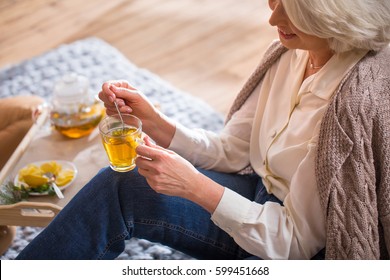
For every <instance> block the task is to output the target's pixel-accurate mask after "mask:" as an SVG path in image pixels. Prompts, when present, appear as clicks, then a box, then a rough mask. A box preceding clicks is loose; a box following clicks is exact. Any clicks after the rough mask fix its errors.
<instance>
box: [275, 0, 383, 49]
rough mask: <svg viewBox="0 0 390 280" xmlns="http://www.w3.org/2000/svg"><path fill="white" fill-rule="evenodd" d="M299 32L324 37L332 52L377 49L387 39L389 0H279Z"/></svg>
mask: <svg viewBox="0 0 390 280" xmlns="http://www.w3.org/2000/svg"><path fill="white" fill-rule="evenodd" d="M282 2H283V6H284V9H285V11H286V13H287V15H288V17H289V18H290V20H291V22H292V23H293V24H294V25H295V26H296V27H297V28H298V29H299V30H301V31H302V32H304V33H306V34H310V35H314V36H317V37H320V38H324V39H327V40H328V43H329V46H330V48H331V49H332V50H333V51H335V52H336V53H340V52H344V51H349V50H353V49H364V50H375V51H377V50H380V49H382V48H383V47H385V46H387V45H388V44H389V42H390V0H282Z"/></svg>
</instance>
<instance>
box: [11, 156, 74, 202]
mask: <svg viewBox="0 0 390 280" xmlns="http://www.w3.org/2000/svg"><path fill="white" fill-rule="evenodd" d="M53 161H54V162H56V163H58V164H60V165H61V166H62V170H67V169H70V170H73V172H74V176H73V178H72V180H71V181H70V182H69V183H68V184H66V185H63V186H58V187H59V188H60V190H61V191H63V190H65V189H67V188H68V187H69V186H70V185H71V184H72V183H73V181H74V180H75V179H76V176H77V168H76V165H74V163H73V162H70V161H66V160H42V161H35V162H31V163H29V164H26V165H25V166H23V167H22V168H21V169H19V170H18V173H17V174H16V177H15V180H14V184H15V185H18V186H19V185H21V184H26V183H24V182H20V181H19V172H20V170H22V169H23V168H26V167H27V166H28V165H30V164H34V165H36V166H41V165H42V164H44V163H49V162H53ZM28 193H29V195H31V196H44V195H48V194H49V192H33V191H29V192H28Z"/></svg>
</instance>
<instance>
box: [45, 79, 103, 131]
mask: <svg viewBox="0 0 390 280" xmlns="http://www.w3.org/2000/svg"><path fill="white" fill-rule="evenodd" d="M103 112H104V111H103V106H102V105H101V104H100V102H99V101H98V100H97V98H94V97H93V96H91V95H90V94H89V82H88V79H87V78H86V77H84V76H81V75H78V74H76V73H70V74H67V75H65V76H63V77H62V78H61V80H60V81H59V82H58V83H56V85H55V86H54V92H53V99H52V110H51V114H50V117H51V122H52V124H53V125H54V127H55V129H56V130H57V131H58V132H60V133H61V134H63V135H65V136H67V137H70V138H80V137H83V136H86V135H88V134H90V133H91V132H92V131H93V130H94V128H95V127H96V126H97V125H98V124H99V122H100V120H101V118H102V115H103Z"/></svg>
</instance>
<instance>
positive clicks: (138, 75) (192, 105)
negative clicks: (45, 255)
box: [0, 38, 223, 260]
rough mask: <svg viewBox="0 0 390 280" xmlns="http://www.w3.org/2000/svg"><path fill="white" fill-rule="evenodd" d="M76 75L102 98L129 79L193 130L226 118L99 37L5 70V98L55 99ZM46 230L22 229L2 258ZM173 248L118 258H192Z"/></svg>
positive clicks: (132, 248)
mask: <svg viewBox="0 0 390 280" xmlns="http://www.w3.org/2000/svg"><path fill="white" fill-rule="evenodd" d="M69 72H76V73H78V74H81V75H84V76H86V77H88V79H89V81H90V90H91V91H92V92H95V93H98V92H99V91H100V89H101V85H102V83H103V82H105V81H107V80H112V79H126V80H129V81H130V82H131V83H132V84H133V85H134V86H136V87H137V88H139V89H140V90H141V91H142V92H143V93H144V94H145V95H146V96H148V97H149V98H150V100H151V101H152V102H153V103H158V104H159V106H160V108H161V110H162V111H163V112H164V113H165V114H166V115H167V116H169V117H171V118H172V119H174V120H177V121H178V122H180V123H181V124H183V125H185V126H187V127H200V128H204V129H208V130H212V131H215V132H218V131H219V130H220V129H221V128H222V127H223V116H222V115H221V114H219V113H217V112H216V111H215V110H214V109H212V108H211V107H210V106H209V105H208V104H206V103H205V102H203V101H202V100H200V99H198V98H195V97H193V96H191V95H189V94H187V93H185V92H183V91H180V90H179V89H177V88H175V87H174V86H172V85H170V84H169V83H167V82H166V81H164V80H162V79H161V78H160V77H158V76H157V75H155V74H153V73H151V72H149V71H148V70H146V69H141V68H138V67H137V66H136V65H134V64H132V63H131V62H130V61H129V60H128V59H127V58H126V57H124V56H123V55H122V54H121V53H120V52H119V51H118V50H117V49H115V48H114V47H112V46H110V45H109V44H107V43H106V42H104V41H102V40H100V39H98V38H86V39H83V40H79V41H76V42H73V43H71V44H64V45H61V46H59V47H58V48H56V49H53V50H50V51H48V52H47V53H44V54H42V55H39V56H37V57H33V58H31V59H29V60H26V61H23V62H21V63H18V64H15V65H10V66H8V67H5V68H3V69H0V98H4V97H9V96H16V95H25V94H33V95H37V96H40V97H43V98H45V99H46V100H48V101H49V100H50V98H51V95H52V90H53V86H54V83H55V82H56V81H57V80H59V79H60V78H61V77H62V76H63V75H64V74H66V73H69ZM41 230H42V228H36V227H18V228H17V232H16V238H15V240H14V242H13V244H12V245H11V247H10V248H9V249H8V251H7V252H5V254H4V255H3V256H1V259H3V260H5V259H14V258H15V257H16V256H17V254H18V253H19V252H20V251H21V250H22V249H23V248H24V247H25V246H26V245H27V244H28V243H29V242H30V241H31V240H32V239H33V238H34V237H35V236H36V235H37V234H38V233H39V232H40V231H41ZM189 258H190V257H189V256H187V255H185V254H182V253H181V252H178V251H176V250H174V249H172V248H168V247H166V246H162V245H161V244H156V243H152V242H148V241H146V240H139V239H131V240H129V241H127V242H126V248H125V251H124V252H123V253H122V254H121V255H120V256H119V257H118V259H189Z"/></svg>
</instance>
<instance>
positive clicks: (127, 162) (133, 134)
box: [99, 114, 142, 172]
mask: <svg viewBox="0 0 390 280" xmlns="http://www.w3.org/2000/svg"><path fill="white" fill-rule="evenodd" d="M122 118H123V121H124V123H122V122H121V119H120V117H119V115H113V116H107V117H105V118H104V119H103V120H102V121H101V122H100V124H99V129H100V135H101V137H102V141H103V146H104V149H105V150H106V153H107V156H108V159H109V161H110V167H111V168H112V169H113V170H115V171H118V172H127V171H130V170H132V169H134V168H135V159H136V158H137V153H136V151H135V149H136V148H137V146H138V143H139V142H140V141H141V136H142V125H141V121H140V120H139V119H138V118H137V117H135V116H133V115H128V114H122Z"/></svg>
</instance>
